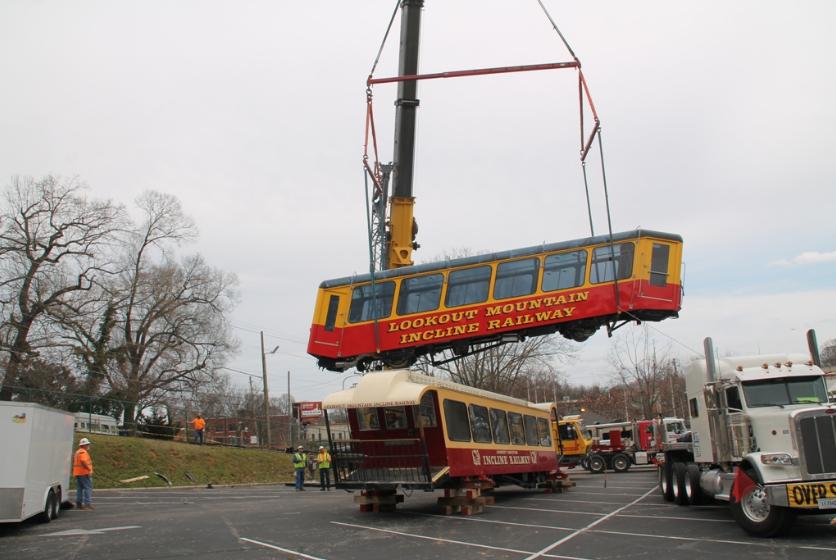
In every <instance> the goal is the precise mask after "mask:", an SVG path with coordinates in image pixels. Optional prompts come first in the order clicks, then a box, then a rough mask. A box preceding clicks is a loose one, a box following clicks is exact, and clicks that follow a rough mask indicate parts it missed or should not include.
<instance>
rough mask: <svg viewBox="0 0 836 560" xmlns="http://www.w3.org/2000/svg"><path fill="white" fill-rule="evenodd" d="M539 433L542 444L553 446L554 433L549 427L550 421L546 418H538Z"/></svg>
mask: <svg viewBox="0 0 836 560" xmlns="http://www.w3.org/2000/svg"><path fill="white" fill-rule="evenodd" d="M537 435H538V436H540V445H542V446H543V447H551V446H552V434H551V430H550V429H549V422H548V420H546V419H545V418H538V419H537Z"/></svg>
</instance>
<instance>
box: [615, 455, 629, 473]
mask: <svg viewBox="0 0 836 560" xmlns="http://www.w3.org/2000/svg"><path fill="white" fill-rule="evenodd" d="M629 468H630V457H628V456H627V455H625V454H624V453H619V454H617V455H616V456H615V457H613V458H612V470H614V471H615V472H627V470H628V469H629Z"/></svg>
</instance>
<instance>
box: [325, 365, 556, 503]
mask: <svg viewBox="0 0 836 560" xmlns="http://www.w3.org/2000/svg"><path fill="white" fill-rule="evenodd" d="M322 407H323V409H324V410H325V418H326V425H329V423H330V419H329V414H330V415H333V414H334V413H335V410H337V411H344V412H343V413H344V414H346V415H347V419H348V423H349V425H350V432H351V438H350V439H349V440H335V439H330V441H329V445H330V447H331V451H332V456H333V468H334V474H335V482H336V486H337V488H342V489H346V490H364V491H369V490H374V491H384V492H385V491H389V492H393V491H394V490H395V489H397V488H406V489H422V490H427V491H429V490H433V489H437V488H461V487H465V486H466V484H467V483H468V481H470V482H472V481H482V482H486V483H488V486H490V487H495V486H501V485H504V484H516V485H520V486H523V487H535V486H537V485H539V484H542V483H547V482H548V481H550V480H551V481H555V480H557V479H559V478H561V475H560V471H559V470H558V453H557V449H558V443H557V440H556V432H555V430H556V423H555V422H553V420H554V418H555V414H556V412H555V409H554V405H553V404H551V403H546V404H533V403H530V402H527V401H524V400H521V399H517V398H513V397H507V396H504V395H499V394H496V393H491V392H489V391H483V390H481V389H474V388H472V387H468V386H465V385H459V384H457V383H453V382H450V381H446V380H443V379H439V378H436V377H430V376H426V375H422V374H419V373H415V372H411V371H407V370H391V371H383V372H376V373H369V374H367V375H365V376H364V377H362V378H361V380H360V382H359V383H358V384H357V385H356V386H355V387H354V388H352V389H347V390H344V391H341V392H338V393H334V394H331V395H329V396H328V397H326V398H325V400H324V401H323V403H322ZM329 434H330V431H329Z"/></svg>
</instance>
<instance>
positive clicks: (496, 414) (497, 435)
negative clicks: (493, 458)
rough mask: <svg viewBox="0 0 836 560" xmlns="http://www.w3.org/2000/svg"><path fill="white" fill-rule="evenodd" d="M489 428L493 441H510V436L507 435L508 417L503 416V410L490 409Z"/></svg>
mask: <svg viewBox="0 0 836 560" xmlns="http://www.w3.org/2000/svg"><path fill="white" fill-rule="evenodd" d="M491 428H492V429H493V440H494V442H495V443H511V436H510V435H508V418H506V417H505V411H504V410H499V409H497V408H492V409H491Z"/></svg>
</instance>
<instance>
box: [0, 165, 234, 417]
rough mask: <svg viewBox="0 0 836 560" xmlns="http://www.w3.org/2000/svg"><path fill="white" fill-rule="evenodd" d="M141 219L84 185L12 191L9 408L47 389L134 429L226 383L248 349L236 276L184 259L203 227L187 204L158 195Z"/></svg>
mask: <svg viewBox="0 0 836 560" xmlns="http://www.w3.org/2000/svg"><path fill="white" fill-rule="evenodd" d="M131 210H132V211H133V212H132V213H133V214H134V216H135V217H133V218H132V217H131V212H129V210H128V209H126V208H125V207H124V206H122V205H120V204H117V203H115V202H113V201H110V200H97V199H93V198H89V197H88V196H87V193H86V187H85V186H84V185H83V184H82V183H81V182H80V181H79V180H77V179H64V178H60V177H54V176H46V177H42V178H39V179H36V178H32V177H15V178H13V179H12V180H11V182H10V183H9V185H8V186H7V187H6V189H5V190H4V192H3V198H2V207H0V320H2V323H0V367H2V373H3V375H2V379H0V382H2V386H0V400H10V399H13V398H17V397H18V396H19V395H20V394H25V393H26V392H27V391H29V392H30V394H31V393H32V391H33V390H40V391H41V394H50V395H52V397H51V399H53V400H55V401H61V402H62V404H64V405H65V406H64V407H65V408H68V409H70V410H72V408H73V406H74V405H73V403H72V398H71V395H83V396H85V397H87V401H86V402H88V403H89V399H90V398H91V397H96V398H98V399H99V403H100V404H99V406H98V410H96V412H100V413H104V414H111V415H114V416H119V415H120V414H124V418H125V422H126V423H127V424H131V423H133V422H134V421H135V420H136V418H137V416H138V415H139V413H140V411H141V410H142V409H143V408H145V407H146V406H151V405H154V404H156V403H158V402H161V401H162V400H164V399H166V398H170V397H172V396H174V395H178V394H184V393H188V392H191V390H192V389H193V388H195V387H197V386H198V385H200V384H201V383H206V382H207V381H214V380H216V379H217V377H218V375H219V373H218V368H219V367H222V366H223V365H224V363H225V362H226V360H227V359H228V358H229V357H230V355H231V354H232V353H233V352H234V351H235V349H236V341H235V338H234V337H233V336H232V334H231V329H230V325H229V322H228V314H229V312H230V311H231V310H232V309H233V307H234V306H235V304H236V303H237V301H238V292H237V278H236V276H235V275H234V274H231V273H228V272H225V271H222V270H220V269H217V268H215V267H213V266H211V265H210V264H209V263H207V262H206V261H205V260H204V258H203V257H202V256H201V255H199V254H196V253H194V254H179V252H178V249H179V248H180V247H181V246H182V245H183V244H185V243H187V242H189V241H192V240H194V239H196V237H197V228H196V226H195V224H194V222H193V221H192V220H191V219H190V218H189V217H188V216H187V215H186V214H185V213H184V211H183V209H182V207H181V204H180V202H179V201H178V200H177V198H176V197H174V196H172V195H170V194H165V193H161V192H156V191H147V192H145V193H143V194H142V195H141V196H139V197H138V198H137V200H136V201H135V206H134V207H133V208H132V209H131ZM68 401H69V402H68ZM51 404H56V403H51ZM118 409H121V410H118Z"/></svg>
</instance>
